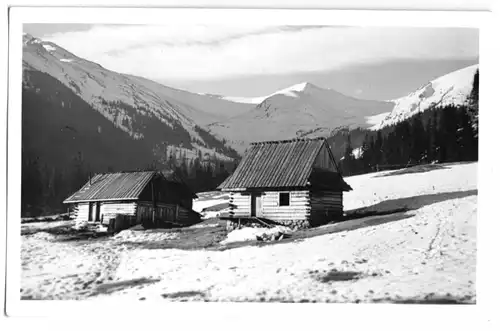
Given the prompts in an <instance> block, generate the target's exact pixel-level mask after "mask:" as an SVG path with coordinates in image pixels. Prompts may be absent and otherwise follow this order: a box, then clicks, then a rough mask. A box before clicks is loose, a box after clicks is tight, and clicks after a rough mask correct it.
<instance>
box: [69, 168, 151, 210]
mask: <svg viewBox="0 0 500 331" xmlns="http://www.w3.org/2000/svg"><path fill="white" fill-rule="evenodd" d="M154 175H155V172H154V171H140V172H139V171H138V172H118V173H108V174H97V175H94V176H93V177H92V178H91V180H90V181H88V182H87V183H86V184H85V185H83V187H82V188H81V189H80V190H78V191H77V192H75V193H74V194H73V195H71V196H70V197H69V198H67V199H66V200H64V203H75V202H84V201H105V200H136V199H138V198H139V195H140V194H141V193H142V191H143V190H144V188H145V187H146V185H147V184H148V183H149V181H150V180H151V179H152V178H153V176H154Z"/></svg>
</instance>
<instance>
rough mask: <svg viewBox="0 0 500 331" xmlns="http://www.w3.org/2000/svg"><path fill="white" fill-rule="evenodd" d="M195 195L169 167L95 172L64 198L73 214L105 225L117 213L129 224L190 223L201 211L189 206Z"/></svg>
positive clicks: (197, 217) (197, 219)
mask: <svg viewBox="0 0 500 331" xmlns="http://www.w3.org/2000/svg"><path fill="white" fill-rule="evenodd" d="M193 198H196V195H195V194H194V193H193V192H191V191H190V189H189V188H188V187H187V186H186V185H185V184H184V183H183V181H182V180H181V179H179V178H177V177H176V176H175V175H174V174H173V172H171V171H141V172H118V173H107V174H97V175H95V176H93V177H92V178H91V179H90V180H89V181H88V182H87V183H86V184H85V185H83V187H82V188H81V189H80V190H78V191H77V192H75V193H74V194H73V195H71V196H70V197H69V198H67V199H66V200H65V201H64V203H65V204H72V205H73V210H72V218H74V219H76V220H77V222H78V221H88V222H90V223H101V224H104V225H108V224H109V221H110V219H113V218H116V216H117V215H118V214H121V215H124V216H125V217H127V218H128V219H129V220H130V223H131V224H130V225H135V224H139V223H142V224H145V223H148V224H156V225H160V224H161V223H170V224H172V223H173V224H181V225H190V224H194V223H197V222H199V220H200V215H199V214H198V213H196V212H195V211H193V210H192V207H193Z"/></svg>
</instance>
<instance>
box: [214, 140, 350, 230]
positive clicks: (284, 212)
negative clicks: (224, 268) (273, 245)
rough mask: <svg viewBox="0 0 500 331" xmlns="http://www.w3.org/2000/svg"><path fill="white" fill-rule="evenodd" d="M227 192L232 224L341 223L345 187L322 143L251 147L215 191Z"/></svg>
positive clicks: (291, 142) (285, 142) (274, 143)
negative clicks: (260, 221)
mask: <svg viewBox="0 0 500 331" xmlns="http://www.w3.org/2000/svg"><path fill="white" fill-rule="evenodd" d="M218 189H220V190H221V191H228V192H230V212H229V215H228V216H227V217H226V218H227V219H230V220H239V219H251V218H259V219H268V220H272V221H275V222H278V223H281V224H284V225H291V226H300V227H307V226H311V225H313V226H314V225H319V224H323V223H326V222H329V221H334V220H336V219H339V218H341V217H342V215H343V205H342V194H343V192H345V191H350V190H352V188H351V187H350V186H349V185H348V184H347V183H346V182H345V181H344V179H343V178H342V175H341V174H340V172H339V169H338V167H337V164H336V162H335V160H334V158H333V154H332V151H331V149H330V146H329V145H328V143H327V141H326V140H325V139H324V138H317V139H294V140H282V141H267V142H258V143H252V144H251V145H250V148H249V150H248V152H247V153H246V154H245V156H244V157H243V159H242V161H241V163H240V164H239V166H238V167H237V168H236V170H235V171H234V173H233V174H232V175H231V176H230V177H228V178H227V179H226V180H225V181H224V182H223V183H222V184H221V185H220V186H219V187H218Z"/></svg>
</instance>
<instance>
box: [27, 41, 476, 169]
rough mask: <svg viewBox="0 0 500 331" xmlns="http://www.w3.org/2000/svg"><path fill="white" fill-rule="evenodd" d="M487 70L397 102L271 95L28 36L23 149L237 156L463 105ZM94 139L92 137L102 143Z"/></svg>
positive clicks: (310, 91) (467, 72)
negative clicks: (270, 143)
mask: <svg viewBox="0 0 500 331" xmlns="http://www.w3.org/2000/svg"><path fill="white" fill-rule="evenodd" d="M477 68H478V66H477V65H475V66H471V67H467V68H464V69H461V70H458V71H456V72H453V73H450V74H448V75H445V76H442V77H440V78H437V79H435V80H432V81H431V82H429V83H427V84H425V85H424V86H422V87H421V88H419V89H417V90H416V91H415V92H412V93H410V94H409V95H407V96H404V97H401V98H398V99H395V100H388V101H375V100H362V99H357V98H354V97H350V96H347V95H343V94H341V93H339V92H337V91H334V90H332V89H325V88H321V87H318V86H316V85H314V84H311V83H309V82H304V83H300V84H296V85H294V86H291V87H288V88H285V89H282V90H280V91H277V92H274V93H271V94H269V95H267V96H263V97H255V98H245V97H228V96H221V95H213V94H200V93H191V92H188V91H183V90H179V89H175V88H171V87H167V86H164V85H162V84H159V83H156V82H154V81H151V80H148V79H145V78H142V77H137V76H133V75H128V74H121V73H116V72H113V71H110V70H107V69H105V68H103V67H102V66H101V65H99V64H97V63H94V62H91V61H88V60H85V59H82V58H80V57H78V56H76V55H75V54H72V53H71V52H69V51H67V50H65V49H64V48H62V47H60V46H58V45H56V44H54V43H51V42H46V41H43V40H40V39H38V38H34V37H33V36H31V35H29V34H24V35H23V77H24V79H23V151H30V153H32V154H33V155H34V153H38V154H40V151H43V153H42V154H44V155H46V157H49V158H50V157H52V158H54V157H55V158H62V159H65V158H69V156H64V155H75V153H77V152H78V151H85V153H84V154H85V155H84V157H87V158H90V159H92V160H94V161H93V162H94V163H98V164H100V165H101V166H102V167H104V166H105V165H106V164H108V165H111V166H117V167H121V168H123V167H125V166H127V165H128V166H131V165H132V164H134V165H136V164H144V163H145V162H149V160H153V159H159V158H168V157H169V155H172V154H173V153H175V155H176V158H179V157H181V156H182V155H184V156H185V157H186V158H188V159H194V158H197V157H200V155H209V156H211V157H215V158H217V159H219V160H225V161H231V160H233V159H237V158H239V157H240V156H241V154H242V153H243V152H244V150H245V149H246V147H247V146H248V145H249V143H250V142H252V141H262V140H277V139H290V138H294V137H316V136H331V135H332V133H334V132H338V130H346V129H347V130H348V129H354V128H365V129H366V128H370V129H378V128H382V127H385V126H388V125H391V124H395V123H397V122H398V121H402V120H405V119H407V118H408V117H411V116H412V115H414V114H415V113H417V112H419V111H423V110H425V109H427V108H428V107H430V106H432V105H446V104H450V103H455V104H463V103H464V102H466V98H467V96H468V94H469V93H470V90H471V89H472V79H473V76H474V73H475V71H476V70H477ZM42 120H43V121H45V122H46V123H45V124H40V123H39V121H42ZM37 125H38V126H37ZM66 127H71V128H72V130H69V129H67V128H66ZM25 128H29V129H30V130H33V131H29V132H28V131H27V130H28V129H25ZM25 131H26V132H25ZM40 136H44V138H40ZM86 137H92V139H90V138H89V139H90V140H89V141H91V144H92V146H87V145H88V141H87V142H86V141H85V140H86V139H87V138H86ZM38 138H40V139H38ZM118 145H120V146H127V148H122V147H117V146H118ZM95 150H99V152H96V151H95ZM94 154H95V155H94ZM119 160H121V161H119Z"/></svg>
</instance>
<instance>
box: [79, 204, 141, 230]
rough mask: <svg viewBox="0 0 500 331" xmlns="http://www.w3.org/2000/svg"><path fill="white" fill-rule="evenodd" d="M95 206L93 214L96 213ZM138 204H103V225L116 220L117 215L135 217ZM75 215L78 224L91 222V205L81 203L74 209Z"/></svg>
mask: <svg viewBox="0 0 500 331" xmlns="http://www.w3.org/2000/svg"><path fill="white" fill-rule="evenodd" d="M95 208H96V206H95V204H94V206H93V208H92V212H95ZM136 208H137V204H136V203H135V202H101V203H100V211H99V220H100V221H101V222H102V223H103V224H106V225H107V224H108V223H109V220H110V219H112V218H115V217H116V215H118V214H122V215H127V216H134V215H135V213H136ZM73 215H74V218H75V220H76V221H77V223H78V222H86V221H88V220H89V203H88V202H87V203H79V204H77V205H76V206H75V207H74V211H73Z"/></svg>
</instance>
